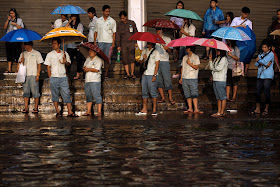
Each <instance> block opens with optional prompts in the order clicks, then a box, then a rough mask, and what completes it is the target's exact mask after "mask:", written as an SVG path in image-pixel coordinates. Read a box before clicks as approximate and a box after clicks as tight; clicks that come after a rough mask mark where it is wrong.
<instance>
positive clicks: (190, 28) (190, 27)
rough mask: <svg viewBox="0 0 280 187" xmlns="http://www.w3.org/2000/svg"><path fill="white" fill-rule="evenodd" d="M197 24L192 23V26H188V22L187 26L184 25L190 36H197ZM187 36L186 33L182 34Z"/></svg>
mask: <svg viewBox="0 0 280 187" xmlns="http://www.w3.org/2000/svg"><path fill="white" fill-rule="evenodd" d="M195 30H196V28H195V26H194V25H193V24H192V23H191V24H190V26H189V27H188V25H187V24H186V25H185V27H184V31H185V32H186V33H188V34H189V35H190V36H192V37H194V36H195ZM185 37H187V36H186V35H184V34H182V37H181V38H185Z"/></svg>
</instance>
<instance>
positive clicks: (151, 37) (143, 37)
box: [129, 32, 165, 44]
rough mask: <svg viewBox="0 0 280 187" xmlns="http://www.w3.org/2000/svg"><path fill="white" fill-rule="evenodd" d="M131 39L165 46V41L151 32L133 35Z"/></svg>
mask: <svg viewBox="0 0 280 187" xmlns="http://www.w3.org/2000/svg"><path fill="white" fill-rule="evenodd" d="M129 39H130V40H139V41H146V42H151V43H162V44H165V42H164V40H163V39H162V38H161V37H160V36H159V35H157V34H153V33H150V32H137V33H135V34H133V35H132V36H131V37H130V38H129Z"/></svg>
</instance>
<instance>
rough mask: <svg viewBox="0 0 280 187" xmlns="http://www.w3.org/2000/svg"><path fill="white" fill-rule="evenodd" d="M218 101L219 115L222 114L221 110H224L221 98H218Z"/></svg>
mask: <svg viewBox="0 0 280 187" xmlns="http://www.w3.org/2000/svg"><path fill="white" fill-rule="evenodd" d="M217 103H218V112H217V115H220V114H221V111H222V101H221V100H217Z"/></svg>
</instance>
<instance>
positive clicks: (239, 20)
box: [230, 16, 253, 30]
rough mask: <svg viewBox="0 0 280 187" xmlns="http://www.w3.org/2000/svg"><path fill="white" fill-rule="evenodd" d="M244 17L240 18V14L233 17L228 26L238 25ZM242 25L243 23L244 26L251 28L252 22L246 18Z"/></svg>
mask: <svg viewBox="0 0 280 187" xmlns="http://www.w3.org/2000/svg"><path fill="white" fill-rule="evenodd" d="M243 21H244V19H241V16H240V17H235V18H234V19H233V20H232V22H231V24H230V26H231V27H233V26H239V25H240V24H241V23H243ZM242 25H245V26H247V25H248V26H249V27H250V29H251V30H253V24H252V22H251V21H250V20H249V19H247V18H246V21H245V22H244V23H243V24H242Z"/></svg>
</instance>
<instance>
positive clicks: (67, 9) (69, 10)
mask: <svg viewBox="0 0 280 187" xmlns="http://www.w3.org/2000/svg"><path fill="white" fill-rule="evenodd" d="M51 14H86V12H85V11H84V10H83V9H82V8H80V7H78V6H72V5H66V6H60V7H57V8H56V9H54V11H52V13H51Z"/></svg>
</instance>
